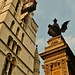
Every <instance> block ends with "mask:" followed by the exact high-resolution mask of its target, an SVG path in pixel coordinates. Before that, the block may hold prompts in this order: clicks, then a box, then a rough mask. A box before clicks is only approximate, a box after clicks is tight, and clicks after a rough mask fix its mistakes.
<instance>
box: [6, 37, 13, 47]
mask: <svg viewBox="0 0 75 75" xmlns="http://www.w3.org/2000/svg"><path fill="white" fill-rule="evenodd" d="M12 40H13V38H12V37H11V36H9V37H8V42H7V45H8V46H10V45H11V41H12Z"/></svg>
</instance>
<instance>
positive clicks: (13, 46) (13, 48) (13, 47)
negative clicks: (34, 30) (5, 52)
mask: <svg viewBox="0 0 75 75" xmlns="http://www.w3.org/2000/svg"><path fill="white" fill-rule="evenodd" d="M16 46H17V43H16V41H13V45H12V50H13V51H14V50H15V47H16Z"/></svg>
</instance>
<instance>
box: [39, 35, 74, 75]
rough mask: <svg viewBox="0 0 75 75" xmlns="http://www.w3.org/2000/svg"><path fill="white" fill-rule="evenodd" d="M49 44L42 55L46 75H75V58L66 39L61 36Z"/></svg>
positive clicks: (51, 40) (50, 40) (52, 39)
mask: <svg viewBox="0 0 75 75" xmlns="http://www.w3.org/2000/svg"><path fill="white" fill-rule="evenodd" d="M47 42H48V44H49V45H48V46H47V47H45V52H43V53H41V54H40V56H41V58H42V59H43V60H44V65H42V68H43V69H44V72H45V75H75V56H74V54H73V53H72V51H71V49H70V48H69V46H68V45H67V43H66V42H65V40H64V38H63V37H62V36H61V35H59V36H56V37H53V38H51V39H49V40H48V41H47Z"/></svg>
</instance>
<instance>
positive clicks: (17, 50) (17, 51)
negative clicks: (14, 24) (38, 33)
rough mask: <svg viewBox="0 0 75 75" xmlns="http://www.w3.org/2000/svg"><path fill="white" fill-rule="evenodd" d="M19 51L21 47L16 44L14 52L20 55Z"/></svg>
mask: <svg viewBox="0 0 75 75" xmlns="http://www.w3.org/2000/svg"><path fill="white" fill-rule="evenodd" d="M20 51H21V47H20V46H19V45H17V49H16V54H17V55H20Z"/></svg>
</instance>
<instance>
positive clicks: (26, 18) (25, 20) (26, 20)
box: [24, 15, 28, 24]
mask: <svg viewBox="0 0 75 75" xmlns="http://www.w3.org/2000/svg"><path fill="white" fill-rule="evenodd" d="M27 22H28V15H26V17H25V18H24V23H25V24H27Z"/></svg>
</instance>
